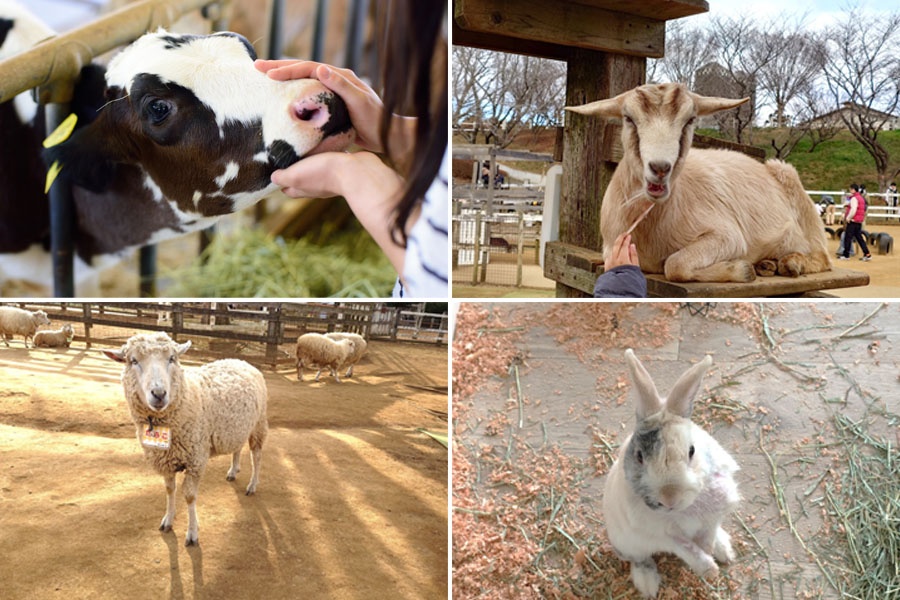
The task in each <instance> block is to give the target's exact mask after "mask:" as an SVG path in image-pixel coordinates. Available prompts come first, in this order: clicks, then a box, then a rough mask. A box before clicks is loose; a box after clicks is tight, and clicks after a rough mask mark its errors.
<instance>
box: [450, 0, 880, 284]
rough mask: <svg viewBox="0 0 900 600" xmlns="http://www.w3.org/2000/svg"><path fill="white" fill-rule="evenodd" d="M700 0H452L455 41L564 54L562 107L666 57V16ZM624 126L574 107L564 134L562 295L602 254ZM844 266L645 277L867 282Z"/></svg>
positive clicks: (597, 94)
mask: <svg viewBox="0 0 900 600" xmlns="http://www.w3.org/2000/svg"><path fill="white" fill-rule="evenodd" d="M708 10H709V3H708V2H706V1H705V0H645V1H642V2H633V1H628V0H577V1H576V0H559V1H557V2H543V1H541V0H453V43H454V44H457V45H462V46H471V47H475V48H483V49H486V50H494V51H499V52H512V53H516V54H526V55H530V56H538V57H542V58H551V59H556V60H563V61H565V62H566V64H567V77H566V99H565V102H566V106H576V105H581V104H586V103H588V102H593V101H595V100H600V99H604V98H612V97H613V96H616V95H618V94H621V93H623V92H626V91H628V90H630V89H633V88H635V87H637V86H640V85H643V84H644V82H645V79H646V70H647V69H646V59H647V58H661V57H662V56H663V55H664V54H665V33H666V22H667V21H670V20H672V19H680V18H683V17H688V16H691V15H696V14H700V13H704V12H707V11H708ZM620 133H621V127H620V125H618V124H615V123H612V122H610V121H608V120H606V119H598V118H592V117H588V116H585V115H580V114H576V113H571V114H568V115H566V127H565V129H564V132H563V136H562V149H563V151H562V167H563V173H562V193H561V198H560V207H559V241H557V242H551V243H548V244H547V245H546V250H545V256H544V275H545V276H546V277H548V278H550V279H553V280H554V281H556V295H557V296H558V297H576V298H580V297H585V296H590V295H591V291H592V290H593V286H594V282H595V280H596V278H597V275H598V273H600V272H602V267H601V266H600V265H601V264H602V261H600V260H598V257H599V250H600V248H601V247H602V238H601V235H600V206H601V203H602V200H603V194H604V192H605V191H606V188H607V186H608V185H609V181H610V179H611V178H612V175H613V172H614V171H615V169H616V166H617V164H618V161H619V160H620V158H621V155H622V149H621V142H620ZM697 137H698V139H697V143H696V144H695V146H698V147H730V148H731V149H737V150H740V151H743V152H746V153H747V154H750V155H751V156H754V157H755V158H757V159H758V160H762V159H763V158H764V154H762V153H761V151H759V150H757V149H750V148H747V147H739V148H736V147H734V146H735V145H734V144H729V143H727V142H726V143H722V142H721V141H716V140H712V139H710V138H700V136H697ZM867 283H868V276H867V275H866V274H865V273H857V272H853V271H848V270H843V269H841V270H835V271H831V272H830V273H827V274H821V275H812V276H804V277H801V278H799V279H789V278H784V277H773V278H768V279H766V280H763V281H761V282H757V283H752V284H740V285H737V284H736V285H731V284H717V285H709V284H693V283H692V284H672V283H669V282H667V281H665V280H660V279H658V278H654V277H653V276H651V278H650V280H649V281H648V284H649V289H650V293H651V295H662V296H675V297H686V296H732V297H734V296H737V297H750V296H769V295H776V296H780V295H794V294H804V293H816V292H818V291H820V290H827V289H830V288H838V287H852V286H859V285H866V284H867Z"/></svg>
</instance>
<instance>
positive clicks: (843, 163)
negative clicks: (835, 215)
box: [698, 129, 900, 192]
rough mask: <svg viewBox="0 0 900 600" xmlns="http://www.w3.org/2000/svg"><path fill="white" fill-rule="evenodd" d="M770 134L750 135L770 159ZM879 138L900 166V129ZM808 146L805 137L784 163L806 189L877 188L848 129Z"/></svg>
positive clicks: (868, 161)
mask: <svg viewBox="0 0 900 600" xmlns="http://www.w3.org/2000/svg"><path fill="white" fill-rule="evenodd" d="M698 133H703V134H704V135H711V136H713V137H717V136H716V133H717V132H715V131H712V130H703V131H700V132H698ZM773 135H774V133H773V131H771V130H767V129H757V130H755V131H754V135H753V145H754V146H756V147H758V148H763V149H764V150H766V153H767V156H769V157H770V158H771V157H772V156H774V154H775V152H774V150H772V146H771V144H770V140H771V139H772V137H773ZM878 140H879V142H881V143H882V144H883V145H884V146H885V147H886V148H887V150H888V152H889V153H890V155H891V157H892V158H893V160H892V164H893V165H898V166H900V131H883V132H881V133H880V134H878ZM810 145H811V144H810V142H809V140H808V139H806V138H804V139H803V140H801V141H800V143H798V144H797V147H796V148H794V150H793V152H791V154H790V155H789V156H788V158H787V162H789V163H790V164H792V165H794V167H795V168H796V169H797V172H798V173H799V174H800V180H801V181H803V186H804V187H805V188H806V189H808V190H841V189H846V188H847V186H848V185H849V184H850V183H853V182H856V183H861V184H864V185H865V186H866V188H867V189H868V190H869V191H870V192H875V191H878V173H877V171H876V170H875V162H874V161H873V160H872V157H871V156H869V153H868V152H866V151H865V149H864V148H863V147H862V145H861V144H860V143H859V142H857V141H856V140H855V139H854V138H853V136H852V135H850V132H847V131H842V132H840V133H838V135H837V136H836V137H834V138H833V139H830V140H828V141H827V142H823V143H822V144H819V146H817V147H816V149H815V150H814V151H813V152H812V153H810V152H809V147H810Z"/></svg>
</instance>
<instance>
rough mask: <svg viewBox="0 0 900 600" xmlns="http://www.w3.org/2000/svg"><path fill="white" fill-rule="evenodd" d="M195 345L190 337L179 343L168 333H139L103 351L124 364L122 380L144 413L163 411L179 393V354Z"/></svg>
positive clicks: (131, 398) (132, 399)
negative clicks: (121, 344)
mask: <svg viewBox="0 0 900 600" xmlns="http://www.w3.org/2000/svg"><path fill="white" fill-rule="evenodd" d="M190 347H191V342H190V340H188V341H186V342H185V343H183V344H176V343H175V342H174V341H172V339H171V338H170V337H169V336H168V335H166V334H165V333H154V334H144V335H136V336H133V337H131V338H129V339H128V341H127V342H126V343H125V345H124V346H122V347H121V348H120V349H119V350H103V353H104V354H105V355H106V356H108V357H109V358H111V359H113V360H114V361H116V362H120V363H124V365H125V369H124V370H123V371H122V383H123V384H124V386H125V390H126V394H127V393H129V391H131V392H133V393H134V394H135V395H136V397H130V398H128V400H129V401H135V400H136V401H137V402H138V403H139V408H140V411H141V412H145V413H148V414H150V415H152V414H154V413H157V414H158V413H162V412H163V411H165V410H166V409H167V408H168V407H169V405H170V404H171V402H172V398H173V397H175V396H177V395H178V392H179V389H178V385H179V382H180V381H181V364H180V363H179V362H178V357H179V356H181V355H182V354H184V353H185V352H187V350H188V348H190Z"/></svg>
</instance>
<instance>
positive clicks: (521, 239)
mask: <svg viewBox="0 0 900 600" xmlns="http://www.w3.org/2000/svg"><path fill="white" fill-rule="evenodd" d="M516 241H517V243H516V287H522V259H523V256H522V253H523V251H524V245H525V212H524V211H523V210H522V207H519V227H518V232H517V234H516Z"/></svg>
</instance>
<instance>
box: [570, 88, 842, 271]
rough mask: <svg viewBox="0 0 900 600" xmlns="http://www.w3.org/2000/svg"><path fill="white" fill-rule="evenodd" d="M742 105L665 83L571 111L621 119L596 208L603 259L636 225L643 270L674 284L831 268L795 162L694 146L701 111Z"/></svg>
mask: <svg viewBox="0 0 900 600" xmlns="http://www.w3.org/2000/svg"><path fill="white" fill-rule="evenodd" d="M744 102H746V99H743V100H734V99H729V98H710V97H706V96H700V95H698V94H695V93H693V92H690V91H688V89H687V88H686V87H685V86H684V85H682V84H674V83H665V84H659V85H645V86H641V87H638V88H635V89H633V90H630V91H628V92H625V93H624V94H620V95H619V96H616V97H615V98H609V99H607V100H600V101H597V102H591V103H589V104H585V105H584V106H574V107H566V110H569V111H571V112H576V113H580V114H583V115H589V116H596V117H605V118H615V119H621V121H622V149H623V156H622V161H621V162H620V163H619V165H618V167H617V168H616V171H615V173H614V174H613V177H612V179H611V181H610V183H609V186H608V187H607V189H606V193H605V194H604V196H603V204H602V205H601V207H600V233H601V234H602V236H603V256H604V259H605V260H609V258H610V256H611V253H612V249H613V244H614V242H615V240H616V238H617V237H618V236H619V235H621V234H623V233H628V232H632V231H633V233H632V241H633V242H634V243H635V244H636V245H637V250H638V256H639V260H640V266H641V270H643V271H644V272H646V273H662V274H665V276H666V279H668V280H669V281H708V282H749V281H753V280H754V279H755V278H756V276H757V275H760V276H770V275H776V274H777V275H784V276H788V277H797V276H800V275H804V274H808V273H819V272H822V271H829V270H831V259H830V258H829V256H828V250H827V246H826V240H825V230H824V228H823V227H822V222H821V220H820V219H819V216H818V213H817V212H816V210H815V207H814V206H813V202H812V200H811V199H810V197H809V196H808V195H807V194H806V192H805V191H804V189H803V184H802V183H801V181H800V177H799V176H798V175H797V171H796V170H795V169H794V167H792V166H791V165H788V164H787V163H784V162H782V161H780V160H770V161H768V162H766V163H765V164H763V163H759V162H757V161H755V160H753V159H751V158H749V157H748V156H745V155H743V154H741V153H738V152H732V151H727V150H690V148H691V140H692V139H693V135H694V125H695V123H696V120H697V117H699V116H703V115H708V114H712V113H714V112H717V111H720V110H727V109H731V108H735V107H737V106H739V105H740V104H743V103H744ZM689 150H690V151H689Z"/></svg>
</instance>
